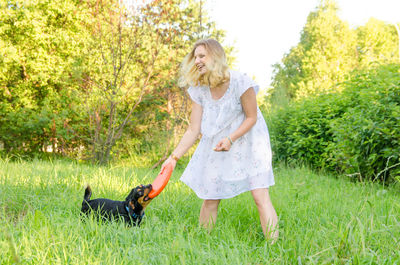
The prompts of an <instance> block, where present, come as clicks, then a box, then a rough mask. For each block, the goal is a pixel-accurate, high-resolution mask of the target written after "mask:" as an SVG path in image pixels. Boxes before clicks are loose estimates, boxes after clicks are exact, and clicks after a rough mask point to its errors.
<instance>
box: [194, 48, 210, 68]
mask: <svg viewBox="0 0 400 265" xmlns="http://www.w3.org/2000/svg"><path fill="white" fill-rule="evenodd" d="M194 59H195V61H194V64H195V65H196V67H197V71H199V73H200V75H204V74H205V73H207V71H208V69H207V67H206V66H207V65H208V63H209V61H210V55H209V54H208V52H207V50H206V48H205V47H204V45H200V46H198V47H197V48H196V49H195V50H194Z"/></svg>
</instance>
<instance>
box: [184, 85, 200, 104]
mask: <svg viewBox="0 0 400 265" xmlns="http://www.w3.org/2000/svg"><path fill="white" fill-rule="evenodd" d="M187 92H188V94H189V96H190V98H191V99H192V100H193V101H194V102H196V103H197V104H199V105H201V106H202V103H203V99H202V96H201V93H200V92H201V91H200V89H199V87H189V88H188V90H187Z"/></svg>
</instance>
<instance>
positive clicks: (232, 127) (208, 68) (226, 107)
mask: <svg viewBox="0 0 400 265" xmlns="http://www.w3.org/2000/svg"><path fill="white" fill-rule="evenodd" d="M180 85H182V86H189V89H188V93H189V95H190V97H191V99H192V112H191V117H190V125H189V127H188V129H187V130H186V132H185V134H184V135H183V137H182V139H181V140H180V142H179V144H178V146H177V147H176V149H175V150H174V151H173V152H172V154H171V155H170V157H169V158H168V159H167V160H166V161H165V162H164V164H163V166H164V165H166V164H167V163H171V164H172V165H173V167H175V165H176V162H177V161H178V159H179V158H180V157H182V156H183V155H184V154H185V153H186V152H187V151H188V149H189V148H190V147H191V146H192V145H193V144H194V143H195V142H196V140H197V139H198V137H199V135H200V134H201V135H202V137H201V140H200V143H199V145H198V147H197V149H196V151H195V153H194V154H193V156H192V159H191V160H190V162H189V164H188V165H187V168H186V169H185V171H184V173H183V175H182V176H181V180H182V181H183V182H184V183H186V184H187V185H188V186H189V187H190V188H192V189H193V191H194V192H195V193H196V194H197V196H198V197H199V198H201V199H203V200H204V202H203V205H202V207H201V210H200V218H199V221H200V224H201V225H202V226H204V227H206V228H208V229H211V228H212V227H213V225H214V223H215V221H216V220H217V212H218V205H219V203H220V201H221V199H227V198H232V197H234V196H236V195H238V194H240V193H242V192H245V191H251V194H252V196H253V198H254V201H255V203H256V205H257V209H258V212H259V215H260V222H261V226H262V230H263V233H264V235H265V236H266V237H267V238H272V239H274V240H275V239H277V237H278V231H277V222H278V217H277V215H276V212H275V209H274V207H273V205H272V203H271V200H270V197H269V193H268V187H269V186H272V185H274V176H273V172H272V163H271V147H270V143H269V135H268V129H267V125H266V123H265V121H264V118H263V116H262V114H261V112H260V110H259V108H258V107H257V101H256V94H257V92H258V90H259V86H258V85H256V84H255V83H254V81H253V80H252V79H250V78H249V77H247V76H246V75H244V74H242V73H240V72H236V71H232V70H229V68H228V66H227V62H226V55H225V52H224V50H223V48H222V46H221V45H220V43H218V42H217V41H216V40H213V39H208V40H200V41H198V42H197V43H196V44H195V45H194V47H193V49H192V51H191V52H190V53H189V54H188V55H187V56H186V57H185V59H184V61H183V63H182V66H181V79H180Z"/></svg>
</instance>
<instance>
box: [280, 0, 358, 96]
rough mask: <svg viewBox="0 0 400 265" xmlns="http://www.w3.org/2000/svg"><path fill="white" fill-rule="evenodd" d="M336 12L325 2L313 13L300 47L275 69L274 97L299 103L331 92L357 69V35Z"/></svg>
mask: <svg viewBox="0 0 400 265" xmlns="http://www.w3.org/2000/svg"><path fill="white" fill-rule="evenodd" d="M337 10H338V8H337V5H336V3H335V2H334V1H331V0H324V1H321V3H320V5H319V6H318V7H317V9H316V11H314V12H311V13H310V15H309V16H308V18H307V23H306V25H305V26H304V28H303V31H302V33H301V37H300V42H299V44H298V45H297V46H296V47H294V48H292V49H291V50H290V52H289V53H288V54H287V55H285V56H284V58H283V60H282V64H277V65H275V76H274V80H273V86H274V88H275V91H274V92H273V93H275V94H279V90H283V92H280V93H283V94H284V95H286V96H288V97H290V98H293V99H295V98H296V99H299V98H304V97H308V96H310V95H318V94H321V93H325V92H328V91H332V90H335V89H336V88H335V84H336V83H338V82H342V81H343V80H344V77H345V75H346V74H347V73H348V72H349V71H351V70H352V69H354V68H355V67H356V66H357V53H356V34H355V32H354V31H352V30H351V29H350V27H349V26H348V24H347V23H346V22H343V21H342V20H340V18H339V17H338V15H337Z"/></svg>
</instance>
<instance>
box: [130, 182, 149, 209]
mask: <svg viewBox="0 0 400 265" xmlns="http://www.w3.org/2000/svg"><path fill="white" fill-rule="evenodd" d="M151 189H152V187H151V184H149V185H139V186H137V187H135V188H134V189H132V190H131V192H130V193H129V195H128V196H127V197H126V199H125V201H126V202H127V203H128V205H129V208H131V210H132V211H133V212H134V213H135V214H137V215H142V214H143V211H144V209H145V208H146V207H147V205H149V203H150V201H151V200H152V199H151V198H149V197H148V195H149V192H150V191H151Z"/></svg>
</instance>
